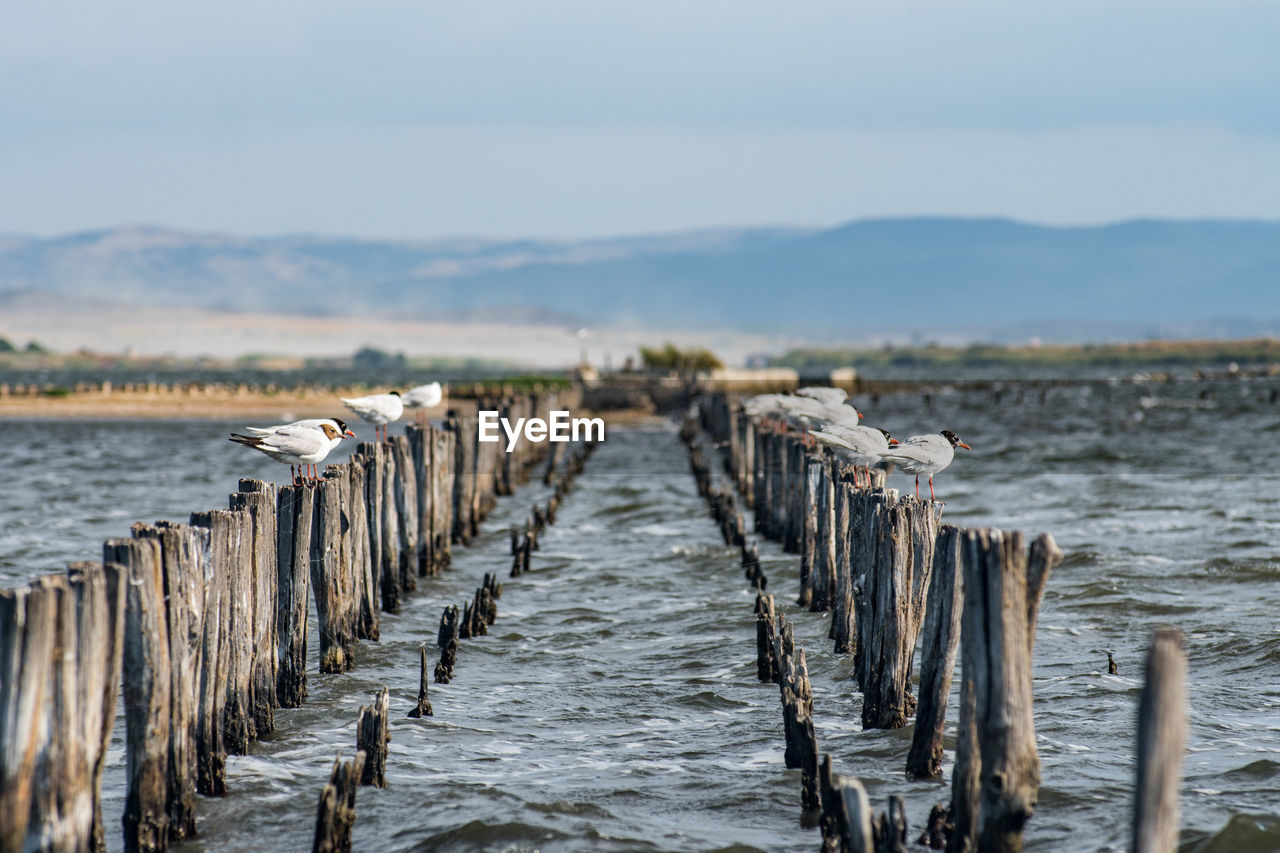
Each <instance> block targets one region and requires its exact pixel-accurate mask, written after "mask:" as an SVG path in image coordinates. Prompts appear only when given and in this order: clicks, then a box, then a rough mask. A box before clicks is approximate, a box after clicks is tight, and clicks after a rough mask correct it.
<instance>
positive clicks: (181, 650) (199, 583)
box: [133, 522, 205, 839]
mask: <svg viewBox="0 0 1280 853" xmlns="http://www.w3.org/2000/svg"><path fill="white" fill-rule="evenodd" d="M133 535H134V537H135V538H149V539H154V540H155V541H156V542H157V543H158V544H159V546H160V552H161V577H162V579H163V589H162V590H161V594H162V596H163V601H164V610H165V617H166V629H167V632H168V638H169V683H170V698H171V703H170V707H169V712H168V713H169V790H168V812H169V837H170V838H174V839H178V838H188V837H190V836H193V835H195V833H196V815H195V795H196V790H197V755H196V753H197V747H196V744H197V742H198V734H197V727H198V722H197V716H198V712H199V696H198V694H199V690H198V683H199V677H200V656H201V653H202V638H203V635H204V613H203V611H202V610H201V606H202V604H203V602H204V585H205V578H204V564H203V560H202V557H203V553H204V537H203V535H202V534H201V532H200V531H199V530H198V529H196V528H194V527H191V526H189V525H185V524H168V523H164V522H162V523H160V524H159V525H157V526H154V527H151V526H147V525H142V524H135V525H134V526H133Z"/></svg>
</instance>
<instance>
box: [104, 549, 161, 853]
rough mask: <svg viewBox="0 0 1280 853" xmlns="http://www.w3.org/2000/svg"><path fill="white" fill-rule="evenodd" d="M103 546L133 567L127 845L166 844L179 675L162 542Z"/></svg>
mask: <svg viewBox="0 0 1280 853" xmlns="http://www.w3.org/2000/svg"><path fill="white" fill-rule="evenodd" d="M103 550H104V558H105V559H104V562H115V563H120V564H121V565H122V566H126V567H128V576H127V577H128V581H127V583H125V584H124V587H125V589H124V594H125V609H124V618H125V625H124V654H123V660H122V666H123V671H124V673H125V678H124V710H125V728H126V731H127V735H128V743H127V750H126V763H127V775H128V794H127V797H126V800H125V810H124V847H125V850H126V851H128V853H132V851H162V850H167V849H168V848H169V811H168V793H169V726H170V716H169V714H170V710H171V702H172V698H171V697H172V694H171V690H172V684H171V678H172V676H171V671H170V668H169V634H168V626H167V621H166V617H165V609H164V579H163V577H162V575H161V555H160V543H159V542H157V541H156V540H155V539H113V540H110V541H108V542H107V543H106V544H105V546H104V548H103Z"/></svg>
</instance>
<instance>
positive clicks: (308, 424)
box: [245, 418, 356, 447]
mask: <svg viewBox="0 0 1280 853" xmlns="http://www.w3.org/2000/svg"><path fill="white" fill-rule="evenodd" d="M320 424H334V425H335V426H337V428H338V432H340V433H342V435H339V436H338V437H337V438H336V439H334V442H333V446H334V447H337V446H338V442H340V441H342V438H343V436H346V437H347V438H355V437H356V434H355V433H354V432H352V431H351V430H349V429H347V423H346V421H343V420H340V419H339V418H307V419H306V420H301V421H294V422H293V423H291V424H277V425H276V426H269V427H245V430H246V431H247V432H251V433H253V434H254V435H270V434H271V433H273V432H280V430H282V429H295V428H296V429H319V428H320Z"/></svg>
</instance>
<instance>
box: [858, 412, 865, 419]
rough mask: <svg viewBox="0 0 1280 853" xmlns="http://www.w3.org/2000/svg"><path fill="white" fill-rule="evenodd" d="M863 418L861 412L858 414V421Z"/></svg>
mask: <svg viewBox="0 0 1280 853" xmlns="http://www.w3.org/2000/svg"><path fill="white" fill-rule="evenodd" d="M865 417H866V415H864V414H862V412H858V420H862V419H863V418H865Z"/></svg>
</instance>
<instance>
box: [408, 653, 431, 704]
mask: <svg viewBox="0 0 1280 853" xmlns="http://www.w3.org/2000/svg"><path fill="white" fill-rule="evenodd" d="M418 655H419V657H420V661H419V663H420V664H421V667H420V670H419V673H418V704H416V705H414V706H413V707H412V708H411V709H409V716H410V717H413V718H415V719H417V718H420V717H430V716H432V715H433V714H434V713H435V712H434V711H433V710H432V708H431V702H430V700H428V699H427V644H426V643H423V644H422V645H421V646H419V647H418Z"/></svg>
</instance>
